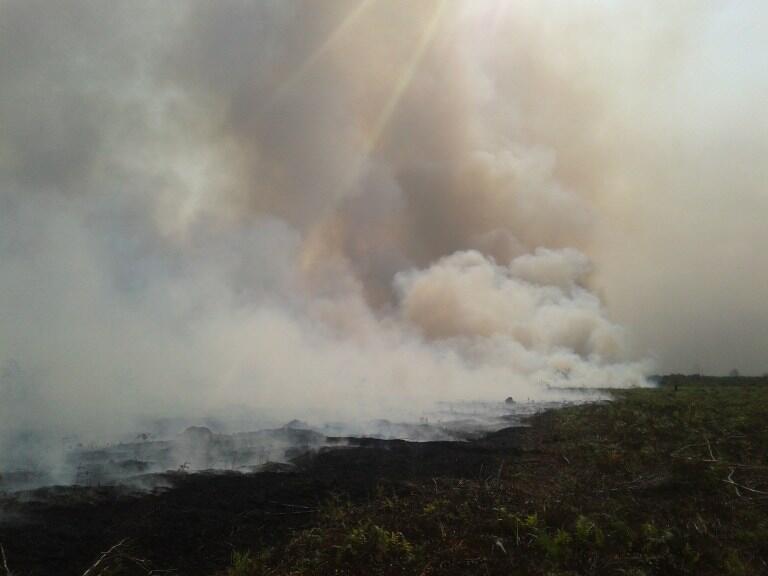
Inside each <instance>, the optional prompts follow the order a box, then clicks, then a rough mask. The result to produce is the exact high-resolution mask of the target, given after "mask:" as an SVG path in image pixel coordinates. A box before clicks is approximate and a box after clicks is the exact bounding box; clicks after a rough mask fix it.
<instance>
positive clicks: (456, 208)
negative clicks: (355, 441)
mask: <svg viewBox="0 0 768 576" xmlns="http://www.w3.org/2000/svg"><path fill="white" fill-rule="evenodd" d="M470 4H471V5H470ZM554 5H557V7H558V8H561V9H562V10H561V11H560V12H558V13H557V15H555V16H553V17H552V18H551V19H548V18H545V14H547V12H546V7H539V4H538V3H537V4H535V5H534V4H533V3H531V4H530V5H521V6H516V7H512V6H511V5H510V6H509V7H507V6H506V3H503V2H480V3H461V2H450V1H446V0H429V1H425V2H419V3H412V2H405V1H402V2H401V1H395V2H380V1H372V0H363V1H342V0H334V1H332V2H322V3H319V2H299V1H296V2H293V1H291V2H217V3H214V4H212V3H204V2H192V3H190V2H165V3H163V4H162V5H158V4H157V3H152V2H141V1H140V2H117V3H110V5H108V6H107V5H96V4H93V3H90V2H82V1H79V0H67V1H64V2H57V3H51V2H43V1H23V2H21V1H18V2H16V1H11V2H5V3H4V4H3V5H2V7H1V8H0V11H1V13H2V22H3V27H2V29H3V33H2V35H0V54H2V56H0V124H1V125H2V126H3V130H2V134H1V135H0V254H2V257H1V258H0V314H1V315H2V322H1V323H0V355H2V358H1V361H2V362H3V366H4V368H3V376H2V389H1V390H2V395H3V402H2V403H0V412H1V413H0V421H2V424H0V426H2V430H3V431H4V432H5V434H4V436H5V437H9V434H10V433H11V432H18V431H19V430H25V431H26V430H41V429H42V430H46V431H49V432H54V433H55V434H57V435H59V436H64V435H67V434H77V435H78V436H80V437H100V438H105V437H106V436H107V435H109V436H110V437H113V436H115V437H116V436H119V435H120V434H124V433H128V432H135V431H136V430H137V421H139V420H140V419H146V418H153V417H158V418H159V417H174V416H178V417H190V416H192V417H196V416H201V417H202V416H204V415H208V414H212V413H222V412H227V413H231V412H232V411H233V410H242V411H246V412H248V413H249V414H254V415H255V416H254V417H255V418H256V419H257V420H258V421H259V422H260V423H263V424H265V425H266V424H271V423H277V424H279V423H284V422H286V421H288V420H290V419H292V418H304V419H308V420H311V421H313V422H328V421H356V422H364V421H368V420H370V419H374V418H379V417H385V418H397V419H400V420H407V419H416V418H418V417H419V415H420V414H421V413H422V412H423V411H424V410H426V409H428V408H429V407H431V406H432V405H433V404H434V402H436V401H439V400H448V401H452V400H461V399H494V400H498V399H501V398H503V397H506V396H508V395H512V396H515V397H525V398H533V399H547V398H552V397H556V396H557V393H556V392H553V389H552V388H551V387H552V386H555V387H557V386H561V385H567V386H576V387H581V386H588V387H609V386H630V385H640V384H643V383H644V382H645V380H644V374H645V373H646V372H647V370H648V369H649V363H648V362H646V361H645V360H644V359H645V358H646V357H647V354H646V351H647V349H648V347H649V346H648V342H649V334H650V335H651V336H654V334H653V331H652V330H650V329H649V328H648V326H650V325H652V323H653V322H656V321H657V318H656V317H655V315H654V313H653V311H652V310H650V311H649V308H650V306H651V305H653V304H656V303H657V302H656V300H657V298H658V293H657V292H652V293H651V294H650V296H649V297H648V299H646V300H644V301H641V304H640V305H638V306H636V307H635V308H637V309H640V310H644V311H645V313H647V314H648V316H649V318H647V319H641V320H642V321H639V320H638V319H637V315H635V314H633V313H632V314H628V313H627V302H628V299H630V297H634V296H635V292H634V289H633V287H632V286H627V284H626V278H636V277H637V275H638V274H640V273H641V271H642V270H646V271H647V270H648V269H649V268H654V269H655V268H656V267H658V266H661V267H662V268H663V267H664V266H673V265H674V262H675V260H674V259H672V260H669V259H665V254H664V253H662V254H661V256H660V258H661V260H658V261H657V260H653V261H652V259H651V258H650V256H651V255H653V256H654V257H655V256H659V254H658V253H657V251H655V248H654V246H655V245H654V244H652V243H648V242H646V240H647V239H648V231H647V229H646V228H642V227H643V226H646V225H647V221H648V219H647V214H648V212H642V214H641V215H642V218H639V219H638V220H634V219H633V218H632V217H631V215H628V214H629V213H630V212H631V209H630V207H631V206H632V203H633V202H638V201H639V200H637V197H636V196H635V195H636V194H637V195H639V194H640V191H642V192H643V193H644V194H650V195H651V196H650V198H656V197H657V196H658V197H659V198H661V197H662V196H663V195H664V194H667V192H668V190H669V188H668V187H665V186H659V187H656V186H655V185H654V183H653V182H652V180H651V179H650V176H648V173H653V174H656V175H658V174H659V173H660V172H659V171H656V170H648V171H647V173H646V171H645V170H644V168H645V167H646V166H651V167H654V166H655V163H656V162H657V160H658V158H657V157H656V156H653V155H650V154H649V150H650V147H649V146H650V145H648V144H647V143H646V141H645V139H644V138H645V134H644V133H643V134H639V133H640V132H642V131H641V130H640V127H641V126H646V125H647V124H648V116H647V115H645V114H644V112H645V111H647V110H651V111H653V110H652V107H648V108H641V110H642V111H643V114H642V115H638V116H634V115H633V113H632V109H631V108H632V106H633V105H634V104H637V105H638V106H639V105H640V104H642V103H643V102H644V101H643V98H645V97H647V96H648V95H649V94H650V93H651V92H652V90H651V88H653V87H654V86H656V85H655V84H653V82H654V81H653V78H650V79H649V77H648V75H647V74H645V73H643V70H645V69H644V68H643V66H645V65H648V64H649V62H650V61H651V60H653V59H654V57H655V55H656V54H658V52H655V51H663V54H664V55H665V58H664V62H665V65H664V66H663V67H661V68H660V69H659V70H658V71H657V72H656V73H657V74H658V78H659V82H662V83H663V82H664V81H666V80H667V79H668V78H672V77H674V75H675V74H677V73H678V72H679V70H680V66H682V65H683V64H684V63H686V62H687V60H686V58H688V56H686V54H687V52H686V46H685V45H684V44H685V42H684V40H685V39H686V38H688V34H689V33H691V32H690V30H691V27H692V26H694V24H695V23H696V22H701V21H703V20H706V18H709V17H710V14H709V8H706V7H700V8H699V7H695V6H692V5H691V6H686V7H685V8H675V9H674V11H673V12H669V11H668V9H665V8H664V7H663V5H662V4H660V3H658V4H657V3H652V5H651V7H649V8H647V12H645V11H644V12H643V13H642V14H638V13H637V12H636V11H635V10H634V9H632V8H630V7H627V6H621V7H617V8H613V9H606V8H601V7H600V6H598V5H592V4H590V3H585V6H584V7H583V9H584V10H583V11H575V10H571V9H565V7H563V6H562V5H560V4H559V3H554ZM755 10H758V11H759V10H760V9H759V8H755ZM633 19H634V20H633ZM638 19H639V20H638ZM635 21H640V22H641V23H642V24H643V25H642V26H639V27H637V29H635V27H633V26H631V24H632V23H633V22H635ZM678 25H680V27H678ZM630 27H631V28H632V30H634V32H633V33H632V34H631V35H630V36H629V40H627V44H628V46H627V50H626V54H627V62H623V61H622V62H616V61H613V60H611V58H610V57H609V56H607V55H606V53H605V50H604V48H605V46H607V45H609V44H610V43H611V42H613V41H614V40H615V39H616V37H617V36H619V35H621V32H622V31H627V30H628V29H629V28H630ZM486 32H489V33H488V34H486ZM482 36H485V37H487V38H495V40H494V43H492V46H496V47H497V49H494V48H491V47H490V46H489V47H488V48H485V47H483V46H485V45H481V43H480V38H481V37H482ZM569 47H570V48H569ZM574 47H575V48H574ZM651 47H653V50H650V48H651ZM566 55H568V57H567V58H566ZM667 56H668V57H667ZM626 63H629V66H628V67H624V66H623V64H626ZM633 74H637V77H635V76H633ZM617 79H619V80H621V81H622V82H625V83H624V84H622V85H621V86H622V87H620V88H619V87H617V84H616V83H615V82H614V81H615V80H617ZM635 85H636V86H637V87H638V90H637V93H633V92H632V89H631V88H630V87H631V86H635ZM649 86H650V88H649ZM662 96H663V95H662ZM662 96H660V97H662ZM678 96H679V95H678V94H677V93H675V94H672V96H669V99H670V101H672V100H674V98H677V97H678ZM636 109H640V108H636ZM641 116H642V117H641ZM650 117H651V119H652V120H656V121H660V119H662V118H663V119H664V120H666V119H667V118H666V116H662V115H660V116H658V117H657V116H655V115H653V114H651V116H650ZM670 126H671V128H669V129H670V130H677V132H673V134H675V135H676V138H677V139H676V140H675V141H676V142H678V143H680V146H682V148H683V149H686V150H690V147H688V148H686V145H687V142H686V140H685V138H686V134H687V133H686V132H685V127H684V126H681V125H679V124H676V123H670ZM614 127H615V128H616V129H617V130H619V133H621V134H623V135H624V136H622V137H621V138H619V137H610V138H609V137H608V136H606V135H607V134H611V133H612V132H611V131H612V130H613V128H614ZM635 128H636V129H637V131H636V132H633V130H634V129H635ZM744 130H745V134H747V136H748V135H749V134H752V131H751V129H750V128H749V127H744ZM638 134H639V135H638ZM625 136H626V137H625ZM717 136H719V133H715V134H714V136H712V139H713V141H714V139H715V137H717ZM747 136H745V139H744V141H745V142H747V141H750V142H752V140H750V139H749V137H747ZM753 143H754V142H753ZM705 153H706V154H708V153H709V152H707V151H704V152H702V154H705ZM627 158H631V159H632V162H629V161H628V160H627ZM640 167H642V168H643V170H640ZM687 167H688V165H687V164H686V163H681V164H680V172H677V171H676V170H675V168H674V167H670V166H667V165H666V164H664V168H665V171H664V172H663V174H664V177H665V178H666V179H667V181H669V180H674V179H677V180H676V182H677V186H678V188H679V189H682V190H688V189H690V188H692V187H693V186H694V185H695V184H696V183H698V182H700V178H697V179H696V180H695V182H694V181H692V180H689V179H688V177H687V176H686V174H685V171H686V170H687ZM734 170H735V168H734ZM741 180H742V181H746V180H745V179H744V178H742V179H741ZM749 182H751V180H749ZM657 188H658V191H656V190H657ZM615 190H619V192H617V193H616V194H618V195H614V194H613V191H615ZM743 190H745V192H743V194H745V195H747V196H749V197H750V198H753V199H754V202H757V203H760V202H762V200H761V199H759V198H757V197H756V196H754V195H753V188H751V187H746V188H743ZM673 195H674V194H673ZM678 197H679V196H678ZM616 198H622V199H623V200H626V202H628V204H626V208H625V205H622V206H621V207H620V209H617V204H616V202H615V199H616ZM671 205H677V204H675V201H672V204H671ZM753 213H754V211H750V214H753ZM617 214H618V216H617ZM749 218H751V216H749V217H746V218H745V219H744V222H745V223H747V225H750V226H751V224H749V222H751V220H749ZM625 220H628V221H629V224H626V221H625ZM633 226H635V227H639V228H640V230H639V231H637V230H633V229H632V228H633ZM621 230H627V234H634V233H637V235H638V238H641V239H642V242H641V243H642V245H643V246H644V247H645V249H644V251H643V252H642V254H643V257H642V259H641V262H640V263H637V262H634V261H632V262H629V261H628V260H626V259H625V260H624V261H623V263H624V264H625V265H626V266H622V265H619V264H617V262H618V261H617V260H616V254H615V252H614V248H613V247H614V246H615V245H616V243H615V240H616V239H617V238H623V237H622V236H620V235H618V231H621ZM691 230H692V233H693V232H696V230H697V229H696V228H695V227H692V228H691ZM622 242H624V240H623V239H622ZM606 243H607V244H606ZM662 252H663V251H662ZM671 252H674V251H671ZM590 254H594V255H596V256H598V257H600V258H603V259H605V264H604V263H603V262H602V261H598V262H597V264H598V266H597V267H595V266H594V265H593V263H592V261H591V260H590V258H589V255H590ZM627 268H629V269H631V274H629V275H627V274H625V272H626V271H627ZM603 269H605V270H607V272H602V270H603ZM761 274H762V273H761V272H758V274H757V276H756V280H757V282H762V281H763V280H764V279H765V278H764V275H761ZM643 285H644V286H646V285H645V284H643ZM684 286H686V284H685V282H682V281H681V282H680V284H679V285H678V288H677V289H676V290H677V291H674V290H673V294H672V296H670V298H671V299H672V301H674V297H675V295H678V294H679V293H680V289H681V288H680V287H684ZM646 287H647V286H646ZM617 290H619V291H620V293H617ZM747 292H749V291H746V292H745V293H747ZM605 294H607V295H608V297H609V298H610V301H609V302H614V301H615V302H618V303H619V307H618V309H619V311H620V312H623V315H624V316H625V317H627V318H630V319H634V320H638V323H639V325H638V326H632V328H633V329H636V328H639V332H640V333H641V335H642V336H643V337H644V338H645V339H644V340H643V341H642V342H641V343H640V345H635V346H633V345H632V341H631V338H629V336H628V333H627V331H625V330H624V329H623V328H622V327H621V326H620V325H619V324H618V323H616V322H614V321H613V320H612V319H611V317H610V315H609V313H608V311H607V309H606V304H605V302H604V301H603V300H602V298H601V295H605ZM742 302H745V304H744V306H745V307H746V308H749V303H752V302H756V300H754V299H753V298H752V296H751V294H748V295H747V297H745V298H744V299H743V300H742ZM726 304H727V302H726ZM670 306H671V305H670ZM670 306H668V305H665V306H663V307H662V308H663V309H664V310H665V311H667V312H668V311H669V309H670ZM726 308H727V306H726ZM761 318H762V317H761ZM710 321H714V320H712V317H710V316H706V315H705V317H704V319H703V320H701V322H704V323H705V324H704V325H708V324H706V323H707V322H710ZM766 324H767V323H765V322H762V321H760V322H757V323H756V324H755V326H758V328H756V330H763V331H764V330H765V325H766ZM704 334H709V332H706V331H698V332H697V337H701V338H707V337H709V336H704ZM658 343H659V345H660V346H662V347H663V346H664V345H665V344H667V343H668V342H665V341H664V339H663V338H662V339H659V340H658ZM681 346H682V347H683V348H686V347H688V344H685V345H684V346H683V345H681ZM638 351H639V353H638ZM724 357H725V356H724ZM718 361H720V360H718ZM548 385H549V386H550V387H548Z"/></svg>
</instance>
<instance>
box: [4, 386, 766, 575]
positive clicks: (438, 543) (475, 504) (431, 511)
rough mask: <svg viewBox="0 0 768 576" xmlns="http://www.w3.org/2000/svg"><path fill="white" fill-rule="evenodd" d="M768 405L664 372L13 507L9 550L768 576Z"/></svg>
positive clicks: (50, 565)
mask: <svg viewBox="0 0 768 576" xmlns="http://www.w3.org/2000/svg"><path fill="white" fill-rule="evenodd" d="M767 403H768V381H766V380H765V379H762V380H761V379H748V378H741V379H730V380H729V379H709V380H707V379H702V378H698V377H688V378H684V377H667V378H664V379H663V380H662V381H661V384H660V386H659V387H658V388H654V389H637V390H632V391H627V392H622V393H619V394H617V397H616V398H615V400H614V401H612V402H608V403H605V402H602V403H589V404H585V405H582V406H571V407H564V408H560V409H557V410H554V411H547V412H540V413H538V414H536V415H532V416H530V417H528V418H526V419H525V426H523V427H520V426H519V425H516V426H512V427H507V428H503V429H501V430H499V431H497V432H492V433H489V434H485V435H481V436H479V437H477V438H475V439H471V440H464V441H455V440H453V441H427V442H408V441H404V440H385V439H375V438H345V439H343V441H342V439H339V438H337V439H333V440H332V439H330V438H326V439H325V442H324V443H323V446H322V447H319V448H315V449H310V450H306V451H303V452H301V453H297V454H296V455H295V456H294V457H293V458H291V459H290V460H289V463H288V464H283V465H277V464H275V465H272V466H267V467H264V468H263V469H262V470H261V471H259V472H247V473H246V472H242V471H233V470H226V471H225V470H221V471H213V470H211V471H202V472H197V473H192V472H188V471H184V470H177V471H171V472H166V473H163V474H153V475H145V476H138V477H136V478H134V480H133V481H132V482H128V483H125V482H124V483H120V484H118V485H115V486H95V485H92V486H70V487H51V488H44V489H38V490H32V491H24V492H18V493H15V494H6V495H4V496H3V497H2V498H0V543H2V544H3V546H4V550H5V553H6V558H7V561H8V565H9V567H10V569H11V570H12V573H13V574H20V575H21V574H29V575H37V574H40V575H43V574H62V575H65V574H74V575H80V574H83V573H84V572H85V571H86V570H87V569H88V568H89V567H92V566H94V565H96V568H95V569H93V570H92V572H90V573H89V574H103V575H105V576H106V575H108V574H128V575H133V574H136V575H144V574H165V573H168V574H189V575H192V576H196V575H200V576H203V575H205V576H213V575H215V574H222V575H224V574H226V575H228V576H261V575H288V574H295V575H310V574H311V575H318V576H319V575H325V574H349V575H354V574H362V573H365V574H381V575H396V574H397V575H400V574H405V575H407V574H414V575H418V574H446V575H453V574H457V575H458V574H467V575H469V574H499V575H501V574H534V575H536V574H541V575H544V574H595V575H597V574H600V575H602V574H617V575H618V574H637V575H640V574H648V575H651V574H665V575H666V574H680V575H683V574H702V575H713V576H714V575H718V576H719V575H723V574H729V575H731V574H732V575H737V574H744V575H746V574H764V573H768V564H766V562H767V561H768V548H767V547H766V543H767V542H768V474H766V470H768V428H767V427H766V419H765V406H766V405H767ZM512 423H513V424H514V421H513V422H512ZM191 435H194V436H201V435H204V437H203V438H206V437H207V433H203V432H201V430H197V431H195V432H193V433H192V434H191ZM197 440H201V439H200V438H197ZM209 440H210V441H214V442H215V441H216V440H214V439H210V438H209ZM202 441H203V442H205V440H204V439H203V440H202ZM104 552H109V553H108V554H106V555H105V556H103V557H102V554H103V553H104ZM99 559H101V561H100V562H97V561H99Z"/></svg>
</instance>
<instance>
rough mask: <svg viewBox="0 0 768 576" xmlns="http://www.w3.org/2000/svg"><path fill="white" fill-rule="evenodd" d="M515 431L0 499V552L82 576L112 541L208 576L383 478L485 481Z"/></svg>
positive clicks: (358, 497) (345, 442)
mask: <svg viewBox="0 0 768 576" xmlns="http://www.w3.org/2000/svg"><path fill="white" fill-rule="evenodd" d="M523 430H524V428H521V427H520V426H519V425H518V426H515V427H509V428H505V429H502V430H500V431H498V432H495V433H492V434H489V435H487V436H485V437H483V438H481V439H477V440H473V441H467V442H455V441H443V442H408V441H404V440H378V439H371V438H339V439H335V441H336V442H337V444H338V446H337V447H325V448H322V449H320V450H318V451H312V452H307V453H305V454H303V455H301V456H299V457H297V458H295V459H294V460H293V463H292V464H291V465H283V464H276V465H274V466H273V467H272V470H267V471H261V472H257V473H238V472H224V471H209V472H197V473H184V472H173V473H165V474H152V475H145V476H138V477H136V478H135V480H134V482H133V483H132V484H130V485H123V486H102V487H94V486H66V487H61V486H58V487H49V488H40V489H36V490H30V491H26V492H17V493H13V494H6V495H0V544H2V546H3V548H4V550H5V554H6V557H7V561H8V564H9V567H10V569H11V570H12V571H13V574H14V575H16V576H27V575H28V576H34V575H49V574H57V575H62V576H66V575H69V574H73V575H75V574H76V575H80V574H83V573H84V572H85V570H86V569H87V568H88V567H89V566H91V565H92V564H93V563H94V561H95V560H96V559H97V558H98V557H99V556H100V554H101V553H102V552H103V551H105V550H107V549H109V548H110V547H111V546H113V545H114V544H115V543H117V542H120V541H122V540H123V539H128V542H130V547H131V553H132V554H133V555H134V556H135V557H137V558H141V559H143V560H145V561H146V565H147V566H152V567H153V568H154V569H157V570H164V569H173V572H174V573H178V574H188V575H191V576H195V575H204V574H205V575H208V574H212V573H214V572H215V571H217V570H220V569H221V568H222V567H223V566H226V565H227V564H228V563H229V561H230V559H231V557H232V554H233V552H235V551H238V550H241V549H246V548H248V549H250V548H253V547H254V546H256V547H259V546H264V547H267V546H271V545H274V544H278V543H280V542H281V541H283V540H285V539H286V538H289V537H290V534H292V533H293V532H294V531H295V530H297V529H301V528H303V527H305V526H307V525H310V524H311V523H312V521H313V516H314V515H315V514H316V511H317V510H318V509H319V507H320V506H321V505H322V503H323V502H325V501H327V500H328V499H329V498H332V497H336V496H340V497H343V498H345V499H348V500H349V501H352V502H354V501H366V500H368V499H370V498H372V497H373V495H374V493H375V491H376V490H377V487H379V486H380V485H381V484H382V482H387V481H391V482H395V483H403V482H408V481H419V480H425V479H426V480H429V479H431V478H446V477H447V478H456V479H461V478H467V479H478V478H482V477H487V476H489V475H492V474H493V473H494V472H493V471H494V470H495V467H498V462H499V459H500V458H505V459H509V458H514V455H515V454H516V453H519V450H520V449H519V447H520V439H521V433H522V431H523ZM329 440H330V441H331V442H333V441H334V439H329Z"/></svg>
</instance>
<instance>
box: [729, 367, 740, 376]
mask: <svg viewBox="0 0 768 576" xmlns="http://www.w3.org/2000/svg"><path fill="white" fill-rule="evenodd" d="M728 376H730V377H731V378H738V377H739V376H740V374H739V371H738V370H736V368H734V369H733V370H731V372H730V374H728Z"/></svg>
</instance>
